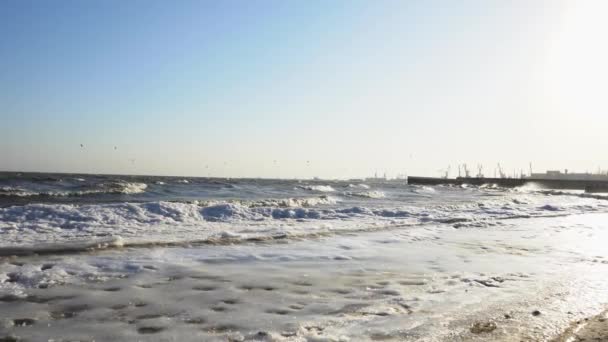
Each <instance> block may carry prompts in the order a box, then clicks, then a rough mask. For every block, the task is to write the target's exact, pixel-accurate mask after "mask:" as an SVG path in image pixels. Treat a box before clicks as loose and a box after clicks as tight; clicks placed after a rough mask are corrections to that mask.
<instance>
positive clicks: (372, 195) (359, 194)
mask: <svg viewBox="0 0 608 342" xmlns="http://www.w3.org/2000/svg"><path fill="white" fill-rule="evenodd" d="M344 195H346V196H353V197H363V198H384V197H386V194H385V193H384V192H382V191H364V192H351V191H347V192H345V193H344Z"/></svg>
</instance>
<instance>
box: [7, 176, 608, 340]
mask: <svg viewBox="0 0 608 342" xmlns="http://www.w3.org/2000/svg"><path fill="white" fill-rule="evenodd" d="M607 213H608V200H606V198H604V197H603V196H602V195H593V196H590V195H586V194H583V193H577V192H560V191H552V190H549V189H538V188H536V187H534V186H528V187H524V188H516V189H505V188H498V187H496V186H493V185H492V184H488V185H484V186H481V187H473V186H464V187H447V186H446V187H442V186H437V187H423V186H411V185H407V184H405V183H404V182H366V181H362V180H359V181H354V180H352V181H310V180H259V179H207V178H176V177H147V176H146V177H141V176H92V175H62V174H15V173H3V174H0V261H2V263H0V312H2V313H4V314H5V315H4V316H5V318H0V321H2V324H0V337H2V334H3V333H6V334H9V335H15V336H25V337H28V336H29V337H30V338H32V339H34V340H36V339H37V338H42V337H47V336H53V337H54V338H55V339H61V338H67V339H85V340H91V339H96V338H97V339H98V340H99V339H101V340H103V339H104V338H107V339H111V340H117V339H119V340H120V339H124V340H132V339H139V338H144V337H146V336H145V335H148V334H151V336H155V338H154V339H169V340H171V339H174V340H175V339H176V336H178V340H197V339H199V340H200V339H203V340H214V339H217V340H222V341H223V340H227V339H233V340H285V341H321V340H323V341H340V340H343V341H346V340H397V341H401V340H420V341H432V340H437V341H451V340H470V339H478V340H492V339H495V340H518V341H519V340H521V339H524V340H526V339H529V340H543V339H546V338H549V337H550V336H552V334H553V335H554V334H556V333H557V332H559V330H560V329H562V328H563V327H564V326H565V325H567V324H568V322H569V320H570V319H574V318H576V317H579V318H580V317H584V316H585V315H590V314H592V313H593V311H594V310H596V311H597V310H600V309H601V308H602V303H604V302H605V301H606V300H607V299H608V298H605V297H606V296H605V295H604V294H603V292H602V289H603V288H604V287H605V286H604V285H607V284H608V281H607V279H606V276H607V275H608V270H606V268H608V261H606V262H604V260H608V253H606V252H605V249H604V248H603V247H602V245H601V243H598V242H601V241H603V240H604V239H605V238H607V235H606V234H607V232H608V231H607V230H605V229H604V226H603V222H604V221H605V219H606V217H608V215H606V214H607ZM109 247H115V248H110V249H107V248H109ZM106 249H107V250H106ZM76 252H77V254H73V253H76ZM83 252H86V253H83ZM41 253H44V254H43V255H42V256H39V255H38V254H41ZM12 255H16V256H12ZM220 297H221V298H220ZM218 301H219V302H218ZM138 303H140V304H141V305H139V304H138ZM73 307H75V308H77V309H78V310H76V309H73V310H72V308H73ZM536 308H541V309H542V311H543V315H542V316H541V317H536V318H534V320H535V321H531V320H530V316H529V313H530V312H531V311H532V310H533V309H536ZM260 310H261V311H260ZM505 315H506V316H505ZM505 317H509V318H505ZM21 318H29V319H32V320H33V321H32V322H34V323H32V322H30V321H20V320H19V319H21ZM68 318H69V319H68ZM487 320H491V321H492V322H494V323H495V324H497V325H498V327H499V329H496V330H495V331H494V330H493V331H491V332H488V333H487V334H489V335H483V334H482V335H478V334H472V333H471V332H470V330H469V328H470V327H471V325H472V324H474V323H475V322H478V321H483V322H486V321H487ZM15 322H17V323H19V322H21V323H23V322H25V323H27V324H25V325H27V327H20V325H19V324H15ZM28 322H30V323H32V324H31V325H30V324H29V323H28ZM76 327H78V328H76ZM65 331H71V332H72V333H73V334H72V335H70V336H67V335H65V336H64V335H63V334H65ZM484 334H485V333H484ZM490 337H491V338H490Z"/></svg>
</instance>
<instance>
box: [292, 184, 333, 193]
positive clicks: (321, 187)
mask: <svg viewBox="0 0 608 342" xmlns="http://www.w3.org/2000/svg"><path fill="white" fill-rule="evenodd" d="M297 188H299V189H303V190H309V191H319V192H334V191H336V189H334V188H332V187H331V186H330V185H300V186H298V187H297Z"/></svg>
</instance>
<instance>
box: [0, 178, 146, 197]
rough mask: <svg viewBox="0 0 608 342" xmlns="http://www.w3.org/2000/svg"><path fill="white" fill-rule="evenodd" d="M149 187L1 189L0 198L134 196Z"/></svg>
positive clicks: (107, 185)
mask: <svg viewBox="0 0 608 342" xmlns="http://www.w3.org/2000/svg"><path fill="white" fill-rule="evenodd" d="M147 187H148V185H147V184H146V183H137V182H123V181H117V182H108V183H100V184H96V185H93V186H90V187H87V188H83V189H77V190H69V191H30V190H26V189H23V188H19V187H2V188H0V196H18V197H31V196H58V197H67V196H85V195H94V194H125V195H132V194H138V193H142V192H145V191H146V188H147Z"/></svg>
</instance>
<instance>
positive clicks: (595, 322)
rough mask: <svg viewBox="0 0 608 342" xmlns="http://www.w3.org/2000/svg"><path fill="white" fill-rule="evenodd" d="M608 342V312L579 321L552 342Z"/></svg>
mask: <svg viewBox="0 0 608 342" xmlns="http://www.w3.org/2000/svg"><path fill="white" fill-rule="evenodd" d="M583 341H589V342H591V341H608V311H604V312H602V313H601V314H599V315H597V316H594V317H590V318H585V319H582V320H577V321H575V322H573V323H572V324H571V326H570V327H569V328H568V329H566V331H564V332H563V333H562V334H561V335H560V336H559V337H557V338H556V339H554V340H553V341H552V342H583Z"/></svg>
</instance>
